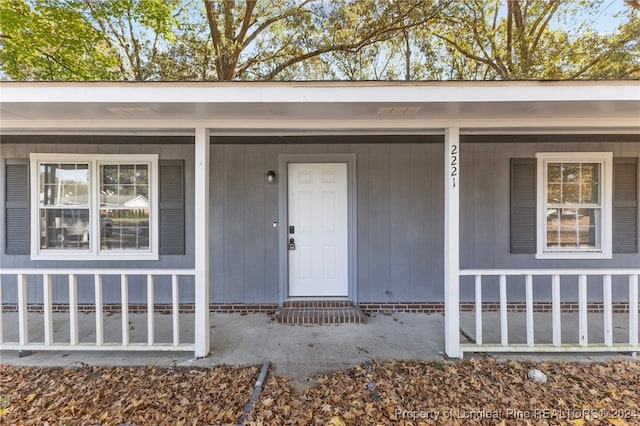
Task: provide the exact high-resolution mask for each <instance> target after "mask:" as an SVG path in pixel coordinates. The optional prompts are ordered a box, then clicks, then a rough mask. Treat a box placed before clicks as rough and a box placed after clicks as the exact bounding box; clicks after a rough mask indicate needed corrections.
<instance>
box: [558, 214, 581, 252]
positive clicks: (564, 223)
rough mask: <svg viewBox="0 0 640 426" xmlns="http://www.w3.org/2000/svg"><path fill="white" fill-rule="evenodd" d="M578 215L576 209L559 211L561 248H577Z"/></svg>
mask: <svg viewBox="0 0 640 426" xmlns="http://www.w3.org/2000/svg"><path fill="white" fill-rule="evenodd" d="M577 213H578V211H577V210H576V209H559V215H558V216H559V219H560V224H559V241H558V243H559V245H560V247H577V246H578V237H577V224H578V221H577Z"/></svg>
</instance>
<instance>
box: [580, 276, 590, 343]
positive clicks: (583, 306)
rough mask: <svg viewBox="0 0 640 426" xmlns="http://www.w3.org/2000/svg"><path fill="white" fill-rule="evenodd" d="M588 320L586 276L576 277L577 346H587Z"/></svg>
mask: <svg viewBox="0 0 640 426" xmlns="http://www.w3.org/2000/svg"><path fill="white" fill-rule="evenodd" d="M588 321H589V319H588V317H587V276H586V275H585V274H581V275H579V276H578V344H579V345H580V346H587V345H588V344H589V326H588V324H589V322H588Z"/></svg>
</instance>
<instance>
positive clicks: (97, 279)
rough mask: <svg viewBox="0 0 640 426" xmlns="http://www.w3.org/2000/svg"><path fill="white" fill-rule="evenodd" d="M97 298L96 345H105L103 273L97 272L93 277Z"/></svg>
mask: <svg viewBox="0 0 640 426" xmlns="http://www.w3.org/2000/svg"><path fill="white" fill-rule="evenodd" d="M93 285H94V287H95V291H94V293H95V300H96V345H98V346H102V345H104V313H103V312H102V304H103V299H102V275H100V274H95V275H94V278H93Z"/></svg>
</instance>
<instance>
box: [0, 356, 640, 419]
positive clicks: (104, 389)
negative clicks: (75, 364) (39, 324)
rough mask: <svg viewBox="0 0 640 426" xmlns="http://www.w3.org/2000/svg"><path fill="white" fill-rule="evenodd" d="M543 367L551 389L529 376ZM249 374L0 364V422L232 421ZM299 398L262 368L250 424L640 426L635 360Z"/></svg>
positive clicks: (420, 377)
mask: <svg viewBox="0 0 640 426" xmlns="http://www.w3.org/2000/svg"><path fill="white" fill-rule="evenodd" d="M532 368H536V369H539V370H541V371H543V372H544V373H545V374H546V375H547V377H548V382H547V383H545V384H541V383H536V382H534V381H532V380H530V379H528V377H527V373H528V371H529V370H530V369H532ZM258 372H259V367H258V366H248V367H246V366H245V367H242V366H239V367H234V366H216V367H211V368H207V369H203V368H178V367H174V368H158V367H138V368H135V367H129V368H125V367H89V366H82V367H79V368H66V369H63V368H25V367H9V366H2V367H0V373H1V376H0V386H1V389H0V391H1V394H0V395H1V396H0V423H1V424H45V422H49V424H107V425H108V424H122V423H129V424H137V425H146V424H231V423H235V422H237V421H238V420H239V419H240V417H241V415H242V412H243V409H244V406H245V404H247V402H248V401H249V397H250V394H251V391H252V386H253V385H254V383H255V381H256V379H257V376H258ZM315 381H316V382H317V384H316V385H314V386H312V387H309V388H307V389H305V390H297V389H295V388H294V387H293V386H292V385H291V382H290V380H289V379H287V378H286V377H278V376H275V375H274V374H273V372H269V375H268V378H267V381H266V383H265V385H264V390H263V391H262V394H261V395H260V399H259V400H258V401H257V403H256V404H255V407H254V410H253V412H252V413H251V414H250V415H249V416H248V417H247V419H246V423H247V424H250V425H287V424H297V425H316V424H317V425H334V426H342V425H363V424H367V425H369V424H373V425H375V424H382V425H386V424H394V425H395V424H404V425H422V424H424V425H428V424H453V425H457V424H464V425H467V424H491V425H493V424H498V425H499V424H504V425H521V424H534V425H538V424H543V425H544V424H568V425H582V424H589V425H591V424H593V425H609V424H613V425H640V364H639V363H638V362H637V361H634V360H631V359H629V360H619V361H611V362H607V363H592V364H586V363H567V362H565V363H553V362H544V363H533V362H517V361H504V362H498V361H496V360H495V359H493V358H484V359H470V360H464V361H461V362H445V363H443V362H419V361H384V362H381V361H371V362H367V363H365V364H362V365H358V366H356V367H354V368H351V369H348V370H344V371H337V372H335V373H332V374H330V375H323V376H318V377H316V378H315Z"/></svg>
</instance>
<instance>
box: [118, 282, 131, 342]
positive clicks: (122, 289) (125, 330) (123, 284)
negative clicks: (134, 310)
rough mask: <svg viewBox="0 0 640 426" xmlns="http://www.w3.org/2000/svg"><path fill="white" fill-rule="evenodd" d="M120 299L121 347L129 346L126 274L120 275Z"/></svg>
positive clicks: (127, 283) (127, 284)
mask: <svg viewBox="0 0 640 426" xmlns="http://www.w3.org/2000/svg"><path fill="white" fill-rule="evenodd" d="M120 299H121V302H120V304H121V308H122V345H123V346H127V345H128V344H129V281H128V276H127V275H126V274H122V275H120Z"/></svg>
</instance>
